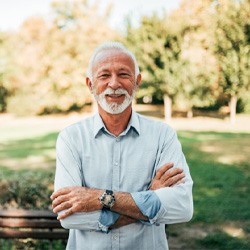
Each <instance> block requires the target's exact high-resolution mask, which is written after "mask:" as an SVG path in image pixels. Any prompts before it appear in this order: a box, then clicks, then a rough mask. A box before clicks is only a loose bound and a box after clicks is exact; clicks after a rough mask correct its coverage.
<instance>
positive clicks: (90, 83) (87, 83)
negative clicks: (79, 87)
mask: <svg viewBox="0 0 250 250" xmlns="http://www.w3.org/2000/svg"><path fill="white" fill-rule="evenodd" d="M86 85H87V86H88V88H89V90H90V92H91V93H93V89H92V82H91V80H90V78H89V77H86Z"/></svg>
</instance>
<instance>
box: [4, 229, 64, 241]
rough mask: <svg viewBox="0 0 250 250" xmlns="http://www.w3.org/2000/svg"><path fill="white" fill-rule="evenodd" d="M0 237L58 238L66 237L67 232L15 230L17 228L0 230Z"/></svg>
mask: <svg viewBox="0 0 250 250" xmlns="http://www.w3.org/2000/svg"><path fill="white" fill-rule="evenodd" d="M0 238H11V239H27V238H32V239H48V240H59V239H65V240H66V239H68V232H53V233H52V232H41V231H17V230H4V231H1V232H0Z"/></svg>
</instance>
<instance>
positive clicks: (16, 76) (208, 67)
mask: <svg viewBox="0 0 250 250" xmlns="http://www.w3.org/2000/svg"><path fill="white" fill-rule="evenodd" d="M107 40H116V41H120V42H122V43H124V44H125V45H126V46H127V47H128V48H129V49H131V50H132V51H133V52H134V53H135V55H136V57H137V59H138V64H139V66H140V70H141V73H142V84H141V86H140V90H139V91H138V92H137V95H136V101H135V103H134V109H135V110H136V111H137V112H139V113H141V114H143V115H146V116H148V117H151V118H152V119H158V120H161V121H163V122H167V123H169V124H170V125H171V126H173V127H174V128H175V129H176V130H177V132H178V136H179V139H180V141H181V143H182V146H183V151H184V153H185V155H186V158H187V161H188V163H189V166H190V170H191V174H192V177H193V179H194V206H195V212H194V218H193V220H192V221H191V222H190V223H185V224H181V225H171V226H168V227H167V228H166V231H167V234H168V238H169V245H170V249H185V250H191V249H197V250H200V249H204V250H206V249H225V250H235V249H242V250H246V249H250V209H249V204H250V196H249V191H250V170H249V167H250V165H249V162H250V154H249V152H250V2H249V1H248V0H217V1H215V0H214V1H213V0H204V1H195V0H178V1H176V0H170V1H169V0H168V1H167V0H154V1H153V0H144V1H143V0H133V1H132V0H126V1H125V0H113V1H112V0H109V1H108V0H89V1H87V0H72V1H51V0H43V1H35V0H33V1H31V0H19V1H18V0H8V1H0V190H1V191H0V209H3V210H8V209H21V208H22V209H35V210H41V209H45V210H51V206H50V199H49V196H50V194H51V192H52V190H53V178H54V171H55V141H56V138H57V135H58V132H59V131H60V130H61V129H63V128H64V127H65V126H67V125H69V124H71V123H73V122H76V121H78V120H80V119H82V118H84V117H86V116H90V115H92V114H93V112H94V110H95V108H94V107H93V106H94V105H92V104H93V99H92V96H91V94H90V92H89V90H88V89H87V87H86V86H85V76H86V70H87V65H88V60H89V57H90V55H91V53H92V52H93V49H94V48H95V47H96V46H97V45H99V44H100V43H102V42H104V41H107ZM0 230H2V229H0ZM64 244H65V242H53V249H58V250H59V249H64ZM0 249H3V250H9V249H49V243H46V242H43V241H35V240H31V239H28V240H27V239H25V240H16V241H15V240H13V241H6V240H0Z"/></svg>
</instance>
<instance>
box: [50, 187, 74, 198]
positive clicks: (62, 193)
mask: <svg viewBox="0 0 250 250" xmlns="http://www.w3.org/2000/svg"><path fill="white" fill-rule="evenodd" d="M71 190H72V187H66V188H61V189H59V190H57V191H55V192H54V193H53V194H52V195H51V196H50V198H51V199H52V200H54V199H56V198H57V197H58V196H60V195H64V194H68V193H70V192H71Z"/></svg>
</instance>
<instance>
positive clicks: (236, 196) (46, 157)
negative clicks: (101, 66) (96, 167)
mask: <svg viewBox="0 0 250 250" xmlns="http://www.w3.org/2000/svg"><path fill="white" fill-rule="evenodd" d="M31 130H32V128H31ZM31 132H32V131H31ZM15 133H18V134H22V128H16V129H15ZM23 134H25V133H23ZM57 135H58V132H54V131H51V132H46V133H43V134H41V133H33V135H32V136H23V137H19V139H14V137H13V136H12V137H11V138H9V139H8V138H7V137H6V130H2V131H0V189H1V194H0V204H1V206H2V207H4V208H7V207H9V206H12V207H24V208H49V207H50V199H49V194H50V193H51V192H52V190H53V178H54V170H55V141H56V138H57ZM178 136H179V139H180V141H181V143H182V146H183V151H184V153H185V155H186V158H187V161H188V163H189V166H190V170H191V174H192V177H193V180H194V189H193V195H194V208H195V210H194V217H193V220H192V221H191V222H190V223H185V224H180V225H171V226H168V227H167V232H168V235H169V242H170V249H185V250H189V249H190V250H191V249H198V250H201V249H204V250H206V249H213V250H217V249H227V250H231V249H232V250H233V249H237V250H239V249H242V250H243V249H244V250H246V249H250V209H249V207H250V196H249V193H250V154H249V152H250V133H222V132H191V131H178ZM0 248H1V247H0Z"/></svg>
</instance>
